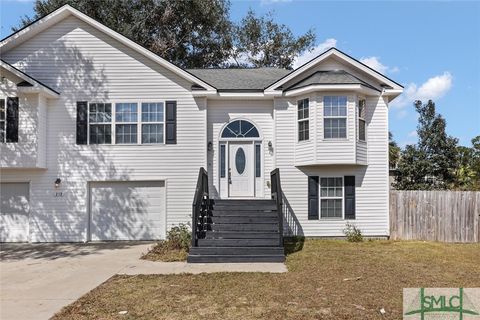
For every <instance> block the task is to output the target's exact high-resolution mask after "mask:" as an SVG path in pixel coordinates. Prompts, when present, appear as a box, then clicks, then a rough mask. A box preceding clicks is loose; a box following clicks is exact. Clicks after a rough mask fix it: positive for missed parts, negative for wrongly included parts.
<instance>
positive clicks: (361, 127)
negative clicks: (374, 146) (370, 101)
mask: <svg viewBox="0 0 480 320" xmlns="http://www.w3.org/2000/svg"><path fill="white" fill-rule="evenodd" d="M366 108H367V101H366V100H365V99H360V100H358V110H357V112H358V140H360V141H366V137H367V124H366V122H365V114H366Z"/></svg>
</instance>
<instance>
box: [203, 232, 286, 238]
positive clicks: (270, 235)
mask: <svg viewBox="0 0 480 320" xmlns="http://www.w3.org/2000/svg"><path fill="white" fill-rule="evenodd" d="M206 239H279V233H278V231H277V232H265V231H260V232H235V231H227V232H222V231H220V232H219V231H216V232H215V231H207V236H206Z"/></svg>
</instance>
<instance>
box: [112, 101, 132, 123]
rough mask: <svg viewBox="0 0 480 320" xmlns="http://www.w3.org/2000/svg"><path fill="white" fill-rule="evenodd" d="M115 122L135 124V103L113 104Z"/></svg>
mask: <svg viewBox="0 0 480 320" xmlns="http://www.w3.org/2000/svg"><path fill="white" fill-rule="evenodd" d="M115 121H117V122H137V104H136V103H117V104H115Z"/></svg>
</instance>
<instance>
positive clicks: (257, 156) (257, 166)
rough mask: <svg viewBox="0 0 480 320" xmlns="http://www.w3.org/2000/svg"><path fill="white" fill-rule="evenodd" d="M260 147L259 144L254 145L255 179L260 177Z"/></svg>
mask: <svg viewBox="0 0 480 320" xmlns="http://www.w3.org/2000/svg"><path fill="white" fill-rule="evenodd" d="M260 147H261V146H260V145H259V144H256V145H255V177H257V178H260V177H261V176H262V175H261V173H262V170H261V169H262V163H261V161H260V160H261V153H260V151H261V149H260Z"/></svg>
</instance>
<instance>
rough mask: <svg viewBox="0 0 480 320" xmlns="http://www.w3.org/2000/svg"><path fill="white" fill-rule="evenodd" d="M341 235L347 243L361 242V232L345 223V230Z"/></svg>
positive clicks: (354, 226) (352, 225)
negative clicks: (345, 238) (343, 235)
mask: <svg viewBox="0 0 480 320" xmlns="http://www.w3.org/2000/svg"><path fill="white" fill-rule="evenodd" d="M343 233H344V234H345V236H346V237H347V241H349V242H362V241H363V235H362V231H361V230H360V229H359V228H357V226H356V225H354V224H351V223H350V222H347V225H346V227H345V229H343Z"/></svg>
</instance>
